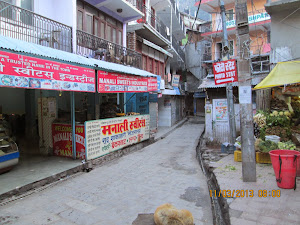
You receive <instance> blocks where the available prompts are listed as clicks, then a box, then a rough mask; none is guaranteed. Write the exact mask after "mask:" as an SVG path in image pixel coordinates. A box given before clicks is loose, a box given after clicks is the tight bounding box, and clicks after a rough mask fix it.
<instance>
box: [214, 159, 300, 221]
mask: <svg viewBox="0 0 300 225" xmlns="http://www.w3.org/2000/svg"><path fill="white" fill-rule="evenodd" d="M210 166H212V167H215V169H214V173H215V175H216V178H217V180H218V183H219V186H220V189H221V190H230V191H231V193H232V191H233V190H244V192H245V193H246V190H248V196H250V191H253V195H254V197H246V196H245V197H240V198H226V199H227V202H228V204H229V214H230V221H231V224H232V225H240V224H243V225H247V224H249V225H251V224H264V225H269V224H270V225H272V224H278V225H279V224H285V225H286V224H300V214H299V212H300V178H299V177H298V178H297V186H298V188H297V189H296V190H295V191H294V190H293V189H281V188H279V187H278V186H277V184H276V178H275V174H274V170H273V167H272V164H256V175H257V182H243V180H242V163H241V162H235V161H234V156H233V154H230V155H228V156H226V157H224V158H222V159H221V160H220V161H218V162H216V163H211V164H210ZM260 190H266V194H267V197H259V193H261V192H260ZM273 190H280V197H271V196H272V191H273ZM273 193H275V192H273ZM245 195H246V194H245ZM270 195H271V196H270Z"/></svg>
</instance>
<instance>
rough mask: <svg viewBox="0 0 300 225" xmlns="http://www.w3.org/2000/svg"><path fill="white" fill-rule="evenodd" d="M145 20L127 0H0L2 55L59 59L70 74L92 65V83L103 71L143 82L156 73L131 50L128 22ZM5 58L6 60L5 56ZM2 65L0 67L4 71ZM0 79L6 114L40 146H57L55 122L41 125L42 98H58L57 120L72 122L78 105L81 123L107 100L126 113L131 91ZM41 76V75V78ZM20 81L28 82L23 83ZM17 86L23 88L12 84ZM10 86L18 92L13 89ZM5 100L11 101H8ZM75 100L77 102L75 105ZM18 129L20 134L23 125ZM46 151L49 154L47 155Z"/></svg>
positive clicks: (98, 112)
mask: <svg viewBox="0 0 300 225" xmlns="http://www.w3.org/2000/svg"><path fill="white" fill-rule="evenodd" d="M143 16H144V13H143V12H142V11H140V10H139V9H138V8H137V6H136V5H135V4H132V3H131V2H130V1H126V0H114V1H110V0H104V1H103V0H101V1H100V0H99V1H98V0H96V1H95V0H78V1H77V0H64V1H58V0H53V1H43V0H22V1H21V0H7V1H2V0H1V1H0V43H1V47H0V48H1V51H2V50H3V51H6V52H9V53H11V54H15V55H16V54H20V55H26V56H30V57H36V58H39V59H47V60H54V61H53V65H54V64H55V62H58V63H57V65H56V64H55V66H58V65H59V64H60V63H64V64H68V63H69V64H70V65H68V68H67V69H66V68H64V69H65V71H67V70H70V69H72V68H71V67H72V66H71V65H76V66H78V67H79V66H83V67H84V68H86V67H88V68H90V69H91V70H94V72H93V73H91V74H92V75H93V76H94V77H93V78H91V80H93V81H94V82H95V80H97V75H95V73H97V72H98V71H99V70H103V71H106V72H107V71H109V72H114V73H116V74H118V75H119V76H120V77H122V76H123V75H124V74H125V75H126V74H127V75H135V77H138V78H142V77H147V76H148V75H150V76H151V74H152V75H154V74H153V73H149V72H147V71H144V70H142V54H141V52H137V51H134V50H132V49H129V48H127V24H128V23H129V22H131V21H136V20H137V19H142V17H143ZM1 57H5V56H3V54H2V56H1ZM6 57H7V56H6ZM19 57H21V56H19ZM20 60H23V59H20ZM163 61H164V60H163ZM26 63H27V62H26ZM0 65H1V68H5V67H3V65H2V64H0ZM27 65H31V64H27ZM35 65H36V66H40V67H41V68H42V66H43V65H41V64H38V63H36V62H35ZM22 66H23V65H22ZM51 66H52V65H51ZM51 66H49V68H50V67H51ZM44 67H45V65H44ZM53 67H54V66H53ZM56 68H58V67H56ZM74 68H75V67H74ZM31 69H32V68H31ZM95 71H96V72H95ZM1 72H3V70H2V69H1ZM17 72H18V73H19V72H20V71H17ZM152 72H153V71H152ZM27 73H30V71H29V72H27ZM66 73H67V72H66ZM78 73H79V72H78ZM0 75H1V79H0V86H1V87H0V96H1V97H0V106H2V107H0V108H1V111H2V113H3V114H7V115H14V116H15V117H16V116H17V117H18V120H20V121H21V119H20V118H22V121H23V122H22V123H18V126H19V127H23V125H24V127H26V132H25V131H22V132H23V133H22V134H23V136H25V134H26V135H30V136H31V138H32V139H33V140H39V137H40V146H41V145H43V146H45V145H48V142H47V141H46V142H47V143H46V142H45V140H46V139H49V140H50V141H49V143H50V142H51V143H52V137H51V135H50V136H49V132H50V134H51V127H49V126H51V122H49V121H50V120H49V121H48V122H46V123H45V124H44V125H42V126H41V124H42V123H43V122H41V121H38V122H37V118H38V120H40V119H41V120H43V114H42V113H41V112H40V111H39V110H40V108H39V106H41V104H42V103H41V102H42V101H43V100H41V101H38V100H37V99H42V98H48V97H53V98H55V101H56V103H55V104H56V106H57V107H56V106H54V105H52V106H51V107H52V108H51V110H52V111H53V112H52V114H51V118H52V115H53V118H57V117H59V118H64V119H66V120H68V121H71V119H70V117H71V113H70V111H71V106H72V104H73V106H72V107H73V108H72V109H74V108H75V107H76V116H75V118H76V120H77V121H79V122H83V121H84V120H90V119H95V118H96V119H99V117H100V115H101V111H103V110H104V107H101V106H100V105H101V104H102V103H104V102H107V101H108V103H114V104H116V105H119V107H120V108H121V110H123V107H124V104H125V103H126V102H125V100H124V99H125V95H126V93H125V92H126V91H127V89H125V88H124V90H123V93H120V90H121V89H118V90H117V89H112V90H110V92H111V93H109V94H108V93H107V92H106V93H97V92H96V91H97V89H96V85H95V84H96V82H95V83H94V85H90V86H89V88H90V90H88V88H87V86H86V87H81V86H80V85H79V86H78V85H77V86H76V87H75V85H74V89H72V88H71V86H70V84H68V82H65V80H61V81H59V82H65V83H64V84H65V86H63V87H59V88H56V89H55V88H53V86H52V83H51V82H52V81H51V82H48V83H47V84H43V85H44V86H42V85H41V83H42V82H44V81H41V80H36V81H35V82H33V83H30V82H29V80H28V79H31V78H28V79H27V78H24V79H23V78H22V79H23V80H22V79H21V80H20V79H18V81H19V83H18V84H17V83H15V82H14V80H12V79H14V78H11V77H12V75H8V77H4V78H3V76H4V75H3V74H2V73H1V74H0ZM10 76H11V77H10ZM38 76H42V75H41V74H38ZM2 78H3V79H2ZM37 78H39V77H37ZM63 78H65V77H63ZM84 78H85V77H83V78H82V79H84ZM71 79H73V80H71V81H70V82H72V81H73V82H74V77H71ZM76 79H79V78H78V77H77V78H76ZM10 81H11V82H10ZM21 81H24V82H25V81H26V83H24V84H22V82H21ZM154 83H155V82H154ZM14 84H15V85H19V86H13V85H14ZM72 84H73V83H72ZM22 85H23V86H22ZM30 85H32V86H30ZM9 86H10V87H19V88H8V87H9ZM81 88H83V89H81ZM118 88H119V87H118ZM146 89H147V88H146ZM74 90H75V91H74ZM143 90H144V89H143ZM68 91H71V92H68ZM89 91H90V93H89ZM106 91H107V90H106ZM75 92H76V93H75ZM121 92H122V91H121ZM69 93H71V94H69ZM5 96H10V97H9V99H7V98H6V97H5ZM72 96H73V97H72ZM74 96H75V97H74ZM72 99H74V102H73V103H72V101H73V100H72ZM51 104H52V103H51ZM74 112H75V110H74ZM24 115H25V116H24ZM19 117H20V118H19ZM45 118H48V117H44V119H45ZM48 119H49V118H48ZM12 120H14V119H13V118H12ZM52 121H53V120H52ZM12 123H13V122H12ZM14 124H15V125H16V123H14ZM46 124H47V125H46ZM15 125H14V126H15ZM15 128H16V130H17V128H18V127H15ZM46 128H47V129H46ZM48 128H49V129H48ZM45 129H46V130H47V131H46V132H45V131H44V130H45ZM37 130H39V132H40V133H39V134H38V132H37ZM38 136H39V137H38ZM46 136H47V137H46ZM20 140H21V139H20ZM28 143H29V142H28ZM51 143H50V144H49V146H50V147H51V145H52V144H51ZM38 145H39V144H37V147H38ZM32 146H34V144H33V145H32ZM69 146H70V145H69ZM33 148H35V147H32V149H33ZM69 150H70V149H69ZM37 151H39V150H37ZM44 153H45V154H48V152H47V151H46V152H44Z"/></svg>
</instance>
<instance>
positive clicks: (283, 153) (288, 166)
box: [269, 150, 300, 189]
mask: <svg viewBox="0 0 300 225" xmlns="http://www.w3.org/2000/svg"><path fill="white" fill-rule="evenodd" d="M269 154H270V156H271V161H272V165H273V169H274V172H275V176H276V181H277V186H278V187H280V188H284V189H292V188H294V189H295V188H296V183H295V182H296V170H297V166H298V165H297V163H298V162H297V161H299V160H300V152H297V151H294V150H272V151H270V152H269Z"/></svg>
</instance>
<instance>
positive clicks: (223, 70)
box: [213, 59, 238, 85]
mask: <svg viewBox="0 0 300 225" xmlns="http://www.w3.org/2000/svg"><path fill="white" fill-rule="evenodd" d="M213 70H214V76H215V84H216V85H218V84H226V83H232V82H236V81H238V76H237V69H236V62H235V59H230V60H227V61H221V62H216V63H214V64H213Z"/></svg>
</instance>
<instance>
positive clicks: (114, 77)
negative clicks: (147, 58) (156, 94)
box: [98, 70, 157, 93]
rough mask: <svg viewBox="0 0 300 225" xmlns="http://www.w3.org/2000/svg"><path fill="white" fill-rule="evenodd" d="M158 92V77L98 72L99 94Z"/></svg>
mask: <svg viewBox="0 0 300 225" xmlns="http://www.w3.org/2000/svg"><path fill="white" fill-rule="evenodd" d="M149 91H157V79H156V77H141V76H135V75H123V74H118V73H111V72H105V71H100V70H99V71H98V92H99V93H126V92H149Z"/></svg>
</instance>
